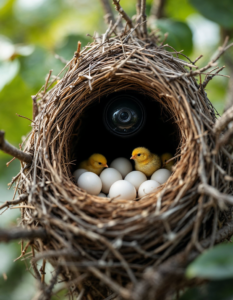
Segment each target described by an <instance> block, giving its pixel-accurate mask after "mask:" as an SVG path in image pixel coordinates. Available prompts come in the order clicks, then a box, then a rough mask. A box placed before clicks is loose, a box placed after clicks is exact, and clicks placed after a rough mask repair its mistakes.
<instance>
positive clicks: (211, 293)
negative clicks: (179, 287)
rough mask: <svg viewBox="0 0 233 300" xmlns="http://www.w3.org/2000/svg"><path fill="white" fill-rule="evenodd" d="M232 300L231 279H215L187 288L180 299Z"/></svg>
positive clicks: (232, 288)
mask: <svg viewBox="0 0 233 300" xmlns="http://www.w3.org/2000/svg"><path fill="white" fill-rule="evenodd" d="M209 299H211V300H232V299H233V285H232V279H228V280H215V281H211V282H209V283H206V284H204V285H202V286H200V287H195V288H191V289H189V290H187V291H186V292H185V293H184V294H183V295H182V296H181V297H180V300H209Z"/></svg>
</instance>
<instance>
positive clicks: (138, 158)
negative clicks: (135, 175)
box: [130, 147, 161, 177]
mask: <svg viewBox="0 0 233 300" xmlns="http://www.w3.org/2000/svg"><path fill="white" fill-rule="evenodd" d="M130 159H133V160H134V161H135V169H136V170H137V171H141V172H143V173H144V174H145V175H146V176H147V177H149V176H151V175H152V174H153V173H154V172H155V171H156V170H158V169H159V168H160V167H161V160H160V158H159V156H158V155H156V154H153V153H151V152H150V151H149V150H148V149H146V148H144V147H138V148H135V149H134V150H133V152H132V156H131V157H130Z"/></svg>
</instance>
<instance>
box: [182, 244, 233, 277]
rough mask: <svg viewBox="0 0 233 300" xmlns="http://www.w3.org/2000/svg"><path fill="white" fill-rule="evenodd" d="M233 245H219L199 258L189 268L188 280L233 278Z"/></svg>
mask: <svg viewBox="0 0 233 300" xmlns="http://www.w3.org/2000/svg"><path fill="white" fill-rule="evenodd" d="M232 253H233V244H219V245H217V246H216V247H214V248H212V249H209V250H207V251H205V252H204V253H203V254H202V255H200V256H198V257H197V259H196V260H194V261H193V262H192V263H191V264H190V265H189V267H188V268H187V271H186V274H187V277H188V278H194V277H199V278H205V279H226V278H233V255H232Z"/></svg>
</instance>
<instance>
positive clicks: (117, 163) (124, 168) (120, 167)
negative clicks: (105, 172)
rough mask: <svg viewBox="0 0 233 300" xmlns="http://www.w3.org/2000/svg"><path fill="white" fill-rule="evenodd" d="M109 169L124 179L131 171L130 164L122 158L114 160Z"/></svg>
mask: <svg viewBox="0 0 233 300" xmlns="http://www.w3.org/2000/svg"><path fill="white" fill-rule="evenodd" d="M110 167H111V168H114V169H116V170H117V171H119V172H120V173H121V175H122V177H123V178H125V176H126V175H127V174H128V173H129V172H131V171H132V170H133V167H132V164H131V162H130V161H129V160H128V159H127V158H124V157H119V158H116V159H114V160H113V161H112V162H111V164H110Z"/></svg>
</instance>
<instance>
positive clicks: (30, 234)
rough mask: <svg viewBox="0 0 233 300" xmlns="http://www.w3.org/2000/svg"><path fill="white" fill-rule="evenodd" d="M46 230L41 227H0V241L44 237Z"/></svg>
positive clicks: (45, 236)
mask: <svg viewBox="0 0 233 300" xmlns="http://www.w3.org/2000/svg"><path fill="white" fill-rule="evenodd" d="M47 237H48V234H47V232H46V231H45V230H44V229H42V228H39V229H36V230H28V229H23V228H12V229H0V242H5V243H7V242H10V241H12V240H18V239H22V240H33V239H35V238H40V239H45V238H47Z"/></svg>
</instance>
